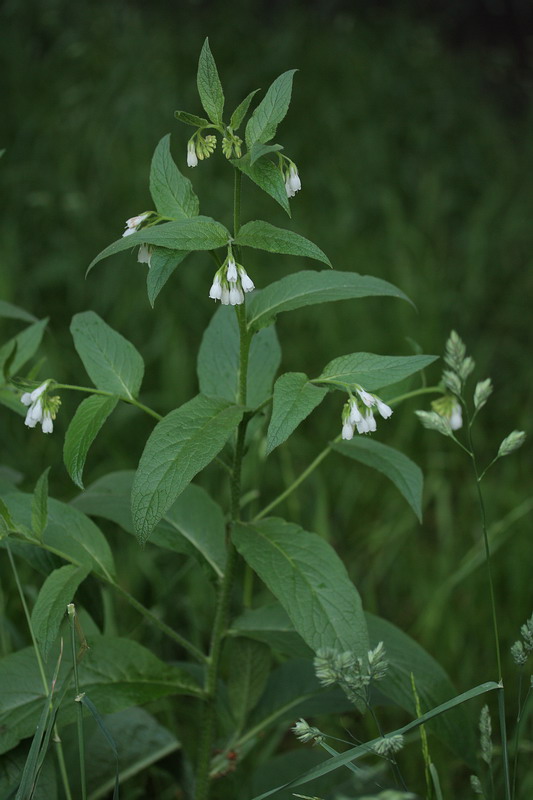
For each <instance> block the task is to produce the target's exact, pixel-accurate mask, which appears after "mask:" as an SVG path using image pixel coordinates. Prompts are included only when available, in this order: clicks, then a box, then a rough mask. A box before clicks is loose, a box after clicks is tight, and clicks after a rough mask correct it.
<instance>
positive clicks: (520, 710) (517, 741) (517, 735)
mask: <svg viewBox="0 0 533 800" xmlns="http://www.w3.org/2000/svg"><path fill="white" fill-rule="evenodd" d="M523 673H524V668H523V666H522V667H520V679H519V684H518V714H517V716H516V730H515V745H514V763H513V790H512V798H513V800H514V797H515V793H516V775H517V772H518V748H519V746H520V723H521V722H522V715H523V712H524V711H525V709H526V706H527V701H528V700H529V697H530V695H531V685H530V686H529V689H528V690H527V694H526V697H525V699H524V702H523V703H522V701H521V696H522V678H523Z"/></svg>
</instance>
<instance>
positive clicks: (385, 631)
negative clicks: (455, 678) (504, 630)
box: [365, 613, 477, 769]
mask: <svg viewBox="0 0 533 800" xmlns="http://www.w3.org/2000/svg"><path fill="white" fill-rule="evenodd" d="M365 616H366V620H367V623H368V635H369V637H370V646H371V647H375V646H376V645H377V644H378V643H379V642H383V644H384V645H385V650H386V653H387V659H388V661H389V669H388V671H387V674H386V676H385V678H384V679H383V680H382V681H380V682H379V684H377V685H376V688H377V689H379V691H380V692H382V693H383V694H385V695H386V696H387V697H388V698H390V699H391V700H393V701H394V702H395V703H397V704H398V705H399V706H400V707H401V708H404V709H405V710H406V711H409V713H410V714H412V715H413V716H416V705H415V698H414V695H413V689H412V684H411V673H412V674H413V676H414V680H415V685H416V691H417V694H418V696H419V699H420V704H421V707H422V711H423V712H425V711H428V710H429V709H431V708H433V707H434V706H437V705H439V704H440V703H444V702H445V701H447V700H449V699H450V698H453V697H455V695H456V694H457V691H456V689H455V687H454V685H453V684H452V682H451V681H450V679H449V677H448V675H447V674H446V672H445V670H444V669H443V668H442V667H441V665H440V664H439V663H438V662H437V661H435V659H434V658H433V657H432V656H430V655H429V653H427V652H426V651H425V650H424V649H423V648H422V647H421V646H420V645H419V644H418V643H417V642H415V640H414V639H411V637H410V636H408V635H407V634H406V633H404V632H403V631H401V630H400V629H399V628H397V627H396V626H395V625H393V624H392V623H391V622H388V621H387V620H384V619H381V618H380V617H377V616H375V615H374V614H369V613H367V614H365ZM429 727H430V729H431V730H432V731H433V733H434V734H435V735H436V736H438V737H439V739H441V740H442V741H443V742H445V743H446V744H447V745H448V747H450V748H451V750H453V752H454V753H456V755H458V756H459V757H460V758H461V759H462V760H463V761H465V762H466V763H467V764H469V765H470V766H471V767H472V768H474V769H475V766H476V746H477V744H476V735H475V731H474V726H473V725H472V721H471V719H470V718H469V717H468V715H467V714H466V712H465V710H464V709H463V708H461V707H457V708H455V709H454V710H453V711H449V712H448V713H447V714H445V715H443V716H442V717H436V718H435V719H434V720H433V721H432V722H431V723H430V726H429Z"/></svg>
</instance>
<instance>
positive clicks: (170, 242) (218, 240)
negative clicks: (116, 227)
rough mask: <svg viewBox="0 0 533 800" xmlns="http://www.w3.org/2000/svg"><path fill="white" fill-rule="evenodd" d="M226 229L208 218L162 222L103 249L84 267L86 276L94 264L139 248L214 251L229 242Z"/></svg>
mask: <svg viewBox="0 0 533 800" xmlns="http://www.w3.org/2000/svg"><path fill="white" fill-rule="evenodd" d="M230 238H231V237H230V235H229V232H228V230H227V228H225V227H224V225H221V224H220V222H215V220H214V219H211V217H202V216H200V217H191V218H190V219H178V220H174V221H173V222H163V224H162V225H154V226H152V227H149V228H141V230H140V231H137V232H136V233H132V234H131V236H125V237H124V236H123V237H122V238H121V239H117V241H116V242H113V243H112V244H110V245H108V246H107V247H105V248H104V249H103V250H102V252H101V253H98V255H97V256H96V257H95V258H93V260H92V261H91V263H90V264H89V266H88V267H87V272H86V275H88V274H89V272H90V271H91V270H92V268H93V267H94V265H95V264H98V262H99V261H102V259H103V258H107V257H108V256H113V255H115V253H120V252H122V251H123V250H129V249H130V248H133V247H136V246H137V245H141V244H155V245H159V247H166V248H168V249H169V250H186V251H187V252H189V251H191V250H214V249H216V248H217V247H224V246H225V245H226V244H227V243H228V242H229V240H230Z"/></svg>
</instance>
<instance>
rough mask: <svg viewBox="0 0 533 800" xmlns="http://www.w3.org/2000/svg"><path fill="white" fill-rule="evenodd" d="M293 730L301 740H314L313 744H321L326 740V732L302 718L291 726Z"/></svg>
mask: <svg viewBox="0 0 533 800" xmlns="http://www.w3.org/2000/svg"><path fill="white" fill-rule="evenodd" d="M291 730H292V732H293V733H294V735H295V736H296V738H297V739H299V740H300V742H313V744H320V742H322V741H323V740H324V734H323V733H322V732H321V731H320V730H319V729H318V728H315V727H313V726H312V725H309V723H308V722H306V721H305V719H302V718H301V717H300V719H299V720H298V722H295V723H294V725H293V726H292V728H291Z"/></svg>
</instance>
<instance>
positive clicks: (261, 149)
mask: <svg viewBox="0 0 533 800" xmlns="http://www.w3.org/2000/svg"><path fill="white" fill-rule="evenodd" d="M278 150H283V147H282V145H280V144H261V142H255V144H253V145H252V147H251V149H250V165H251V166H253V165H254V164H255V162H256V161H258V159H260V158H262V157H263V156H266V155H268V153H277V152H278Z"/></svg>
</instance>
